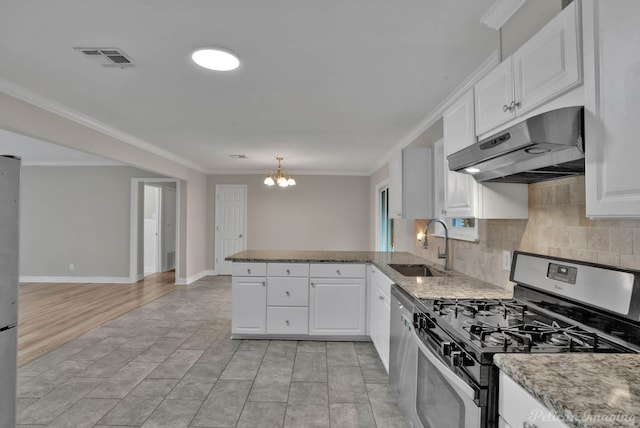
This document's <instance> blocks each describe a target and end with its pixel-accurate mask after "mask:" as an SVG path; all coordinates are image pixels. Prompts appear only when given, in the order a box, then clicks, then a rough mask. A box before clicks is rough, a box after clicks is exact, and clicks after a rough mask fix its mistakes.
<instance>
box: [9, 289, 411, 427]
mask: <svg viewBox="0 0 640 428" xmlns="http://www.w3.org/2000/svg"><path fill="white" fill-rule="evenodd" d="M230 331H231V280H230V278H229V277H207V278H204V279H202V280H200V281H198V282H196V283H194V284H192V285H190V286H188V287H185V288H184V289H181V290H178V291H175V292H173V293H171V294H168V295H166V296H164V297H161V298H160V299H158V300H155V301H153V302H151V303H149V304H147V305H146V306H143V307H141V308H139V309H137V310H135V311H133V312H130V313H128V314H126V315H124V316H122V317H120V318H118V319H115V320H113V321H111V322H109V323H108V324H106V325H104V326H103V327H100V328H99V329H97V330H94V331H93V332H91V333H89V334H86V335H84V336H83V337H81V338H79V339H76V340H74V341H73V342H70V343H68V344H66V345H65V346H63V347H61V348H58V349H57V350H55V351H53V352H51V353H49V354H47V355H45V356H43V357H42V358H40V359H38V360H35V361H33V362H32V363H29V364H28V365H26V366H23V367H21V368H20V369H19V370H18V414H17V422H18V427H23V428H25V427H42V426H47V427H62V428H82V427H96V428H97V427H107V426H125V427H140V426H142V427H144V428H149V427H171V428H180V427H283V426H284V427H329V426H331V427H349V428H351V427H367V428H368V427H376V426H377V427H404V426H405V422H404V419H403V418H402V416H401V414H400V412H399V410H398V407H397V405H396V404H395V401H394V398H393V397H392V395H391V391H390V389H389V385H388V378H387V374H386V372H385V370H384V367H383V366H382V363H381V362H380V359H379V358H378V356H377V353H376V351H375V349H374V348H373V345H372V344H371V343H369V342H311V341H279V340H271V341H268V340H231V339H230V338H229V336H230Z"/></svg>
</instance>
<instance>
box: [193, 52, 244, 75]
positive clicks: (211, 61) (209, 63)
mask: <svg viewBox="0 0 640 428" xmlns="http://www.w3.org/2000/svg"><path fill="white" fill-rule="evenodd" d="M191 59H192V60H193V62H195V63H196V64H198V65H199V66H200V67H204V68H207V69H209V70H215V71H231V70H235V69H236V68H238V67H239V66H240V60H239V59H238V57H237V56H235V55H234V54H232V53H231V52H228V51H224V50H221V49H213V48H203V49H198V50H196V51H195V52H193V53H192V54H191Z"/></svg>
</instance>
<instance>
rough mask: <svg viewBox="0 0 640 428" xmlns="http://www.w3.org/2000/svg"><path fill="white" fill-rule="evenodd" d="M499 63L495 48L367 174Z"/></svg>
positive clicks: (424, 128) (420, 132)
mask: <svg viewBox="0 0 640 428" xmlns="http://www.w3.org/2000/svg"><path fill="white" fill-rule="evenodd" d="M499 63H500V53H499V52H498V51H497V50H496V51H494V52H493V53H492V54H491V55H489V57H488V58H487V59H486V60H484V62H483V63H482V64H480V66H479V67H478V68H476V69H475V70H474V72H473V73H471V74H470V75H469V76H468V77H467V78H466V79H465V80H464V81H462V83H460V84H459V85H458V86H457V87H456V88H455V89H454V90H453V91H452V92H451V93H450V94H449V96H448V97H447V98H445V99H444V100H443V101H441V102H440V104H438V105H437V106H436V107H435V109H434V110H432V111H431V113H429V115H428V116H427V117H425V118H424V119H422V120H421V121H420V122H419V123H418V124H417V125H416V126H415V127H413V129H412V130H411V131H409V132H408V133H407V134H406V135H405V136H404V137H402V139H401V140H400V141H399V142H398V143H396V144H395V145H394V146H393V147H392V148H391V150H389V151H388V152H387V154H386V155H385V156H384V157H383V158H382V159H381V160H380V161H378V163H377V164H376V166H375V168H373V169H372V170H370V171H369V175H372V174H374V173H375V172H376V171H377V170H379V169H380V168H382V167H383V166H384V165H385V164H386V163H388V162H389V160H390V159H391V157H392V156H393V154H394V153H396V152H398V150H402V149H403V148H405V147H407V146H408V145H409V144H411V143H412V142H414V141H415V139H416V138H418V137H419V136H420V134H422V133H423V132H424V131H426V130H427V129H429V127H430V126H431V125H433V124H434V123H436V122H437V121H438V120H439V119H440V118H441V117H442V115H443V114H444V111H445V110H446V109H447V108H448V107H449V106H450V105H451V103H453V102H454V101H456V100H457V99H458V98H460V96H461V95H462V94H464V93H465V92H467V91H468V90H469V89H471V88H473V85H475V84H476V82H477V81H478V80H480V79H481V78H482V77H483V76H484V75H485V74H487V73H488V72H489V71H491V70H492V69H493V68H494V67H495V66H496V65H498V64H499Z"/></svg>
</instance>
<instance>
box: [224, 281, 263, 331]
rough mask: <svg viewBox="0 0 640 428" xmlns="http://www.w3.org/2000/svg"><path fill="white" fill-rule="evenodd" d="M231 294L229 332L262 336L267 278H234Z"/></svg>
mask: <svg viewBox="0 0 640 428" xmlns="http://www.w3.org/2000/svg"><path fill="white" fill-rule="evenodd" d="M231 292H232V299H231V300H232V308H231V332H232V333H233V334H264V333H265V332H266V325H267V278H265V277H250V276H247V277H244V276H240V277H238V276H234V277H233V280H232V283H231Z"/></svg>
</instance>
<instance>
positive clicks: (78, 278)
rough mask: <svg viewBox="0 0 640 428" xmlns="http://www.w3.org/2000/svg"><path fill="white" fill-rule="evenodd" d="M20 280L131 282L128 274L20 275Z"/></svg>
mask: <svg viewBox="0 0 640 428" xmlns="http://www.w3.org/2000/svg"><path fill="white" fill-rule="evenodd" d="M19 281H20V282H73V283H80V282H89V283H94V284H131V280H130V278H129V277H128V276H21V277H20V279H19Z"/></svg>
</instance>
